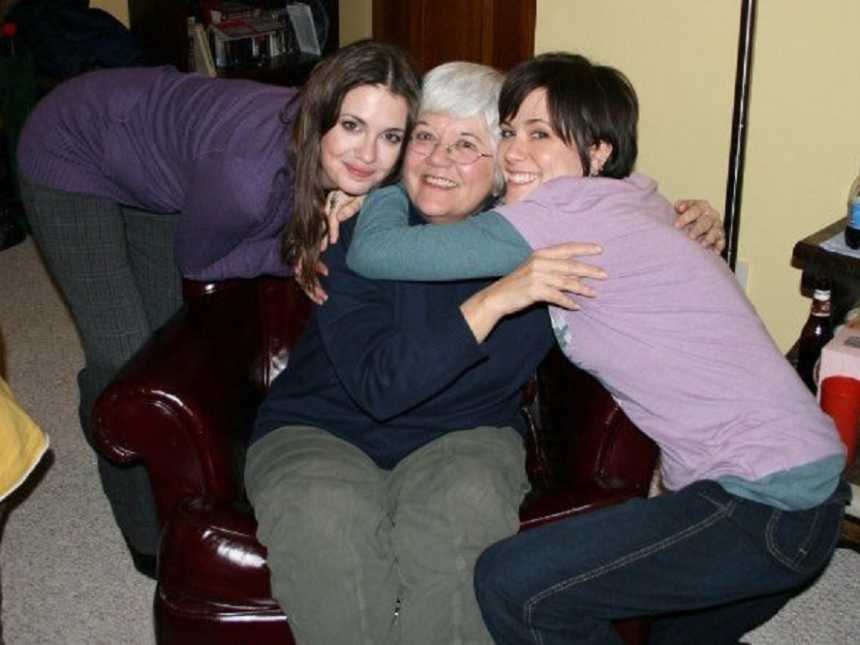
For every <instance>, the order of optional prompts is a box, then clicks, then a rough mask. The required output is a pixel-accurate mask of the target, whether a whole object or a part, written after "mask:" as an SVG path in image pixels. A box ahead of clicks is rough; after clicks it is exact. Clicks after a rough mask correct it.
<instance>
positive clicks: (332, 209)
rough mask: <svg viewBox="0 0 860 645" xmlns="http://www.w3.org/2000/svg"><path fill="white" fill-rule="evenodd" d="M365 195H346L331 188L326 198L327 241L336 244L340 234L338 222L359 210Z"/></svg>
mask: <svg viewBox="0 0 860 645" xmlns="http://www.w3.org/2000/svg"><path fill="white" fill-rule="evenodd" d="M365 197H366V195H348V194H347V193H344V192H342V191H340V190H333V191H331V192H330V193H329V195H328V198H327V199H326V208H325V215H326V220H327V222H328V240H327V241H328V242H329V243H331V244H336V243H337V240H338V237H339V236H340V224H341V222H345V221H346V220H348V219H349V218H351V217H354V216H355V215H356V213H358V212H359V211H360V210H361V205H362V204H363V203H364V198H365Z"/></svg>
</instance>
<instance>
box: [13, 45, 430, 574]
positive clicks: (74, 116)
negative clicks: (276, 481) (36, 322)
mask: <svg viewBox="0 0 860 645" xmlns="http://www.w3.org/2000/svg"><path fill="white" fill-rule="evenodd" d="M417 101H418V80H417V78H416V75H415V72H414V70H413V68H412V66H411V64H410V62H409V61H408V59H407V57H406V55H405V54H404V53H403V52H402V51H401V50H400V49H398V48H396V47H392V46H389V45H384V44H380V43H373V42H369V41H364V42H359V43H355V44H352V45H350V46H348V47H344V48H342V49H340V50H339V51H337V52H335V53H334V54H332V55H331V56H330V57H328V58H327V59H325V60H324V61H323V62H322V63H320V65H318V66H317V68H316V69H315V70H314V72H313V74H312V75H311V78H310V79H309V81H308V83H307V84H306V85H305V86H304V87H303V88H302V89H301V90H296V89H294V88H284V87H273V86H268V85H263V84H260V83H254V82H251V81H245V80H223V79H209V78H205V77H202V76H199V75H195V74H183V73H180V72H177V71H176V70H175V69H173V68H168V67H161V68H134V69H114V70H104V71H98V72H93V73H89V74H86V75H83V76H80V77H77V78H74V79H72V80H70V81H67V82H66V83H64V84H62V85H60V86H59V87H57V88H56V89H55V90H53V91H52V92H51V93H50V94H48V95H47V96H46V97H45V98H44V99H42V100H41V102H40V103H39V104H38V105H37V106H36V108H35V109H34V111H33V112H32V114H31V115H30V117H29V119H28V121H27V123H26V125H25V127H24V130H23V132H22V135H21V139H20V144H19V147H18V158H19V162H20V169H21V175H22V194H23V199H24V204H25V207H26V210H27V216H28V221H29V223H30V225H31V227H32V229H33V237H34V238H35V240H36V242H37V244H38V247H39V250H40V251H41V253H42V255H43V256H44V259H45V262H46V264H47V266H48V269H49V271H50V273H51V275H52V276H53V278H54V279H55V280H56V282H57V284H58V285H59V287H60V289H61V291H62V293H63V296H64V297H65V299H66V301H67V303H68V305H69V308H70V310H71V312H72V316H73V317H74V319H75V322H76V324H77V327H78V330H79V332H80V335H81V339H82V343H83V348H84V358H85V366H84V368H83V369H82V370H81V372H80V374H79V375H78V380H79V385H80V392H81V404H80V416H81V423H82V426H83V427H84V429H85V434H87V435H89V431H88V430H87V426H88V418H89V415H90V413H91V411H92V407H93V404H94V403H95V400H96V398H97V397H98V395H99V393H100V392H101V391H102V389H103V388H104V387H105V386H106V385H107V384H108V383H109V382H110V380H111V379H112V378H113V376H114V375H115V374H116V373H117V371H118V370H119V369H120V368H121V367H122V366H123V364H125V362H126V361H127V360H128V359H129V358H130V357H131V356H132V354H134V352H135V351H136V350H137V349H138V348H139V347H140V346H141V345H142V344H143V342H144V341H145V340H146V339H147V338H148V337H149V336H150V334H151V333H152V332H153V331H154V330H155V329H157V328H158V327H159V326H161V325H162V324H163V323H164V322H166V321H167V319H168V318H169V317H170V316H171V315H172V314H173V313H174V312H175V311H176V309H178V307H179V306H180V304H181V278H182V277H185V278H191V279H194V280H207V281H208V280H223V279H227V278H251V277H254V276H258V275H262V274H275V275H287V274H289V273H290V272H291V270H290V268H289V266H288V265H287V264H286V263H285V262H284V261H283V259H282V257H281V234H282V231H283V229H284V227H285V225H286V224H287V222H288V221H289V220H290V219H291V217H292V216H293V214H294V212H297V213H298V214H299V217H300V218H303V219H304V220H307V218H308V215H307V213H309V212H316V210H317V209H320V208H322V205H323V204H324V201H325V196H326V194H327V193H328V192H329V191H332V190H335V189H339V190H341V191H344V192H346V193H349V194H363V193H366V192H367V191H368V190H370V189H371V188H372V187H374V186H375V185H377V184H379V183H381V182H383V181H384V180H386V179H387V178H388V177H389V176H390V175H392V174H393V173H394V172H395V171H396V168H397V163H398V161H399V159H400V152H401V148H402V144H403V141H404V137H405V136H406V133H407V131H408V128H409V125H410V122H411V118H412V115H413V113H414V110H415V108H416V105H417ZM294 186H298V189H297V190H295V192H294ZM294 204H296V206H294ZM302 213H304V215H302ZM305 234H306V235H311V236H313V235H317V237H321V236H322V232H321V231H306V232H305ZM99 472H100V474H101V478H102V483H103V485H104V489H105V492H106V494H107V497H108V499H109V500H110V502H111V505H112V507H113V511H114V515H115V516H116V520H117V523H118V524H119V527H120V529H121V530H122V533H123V535H124V536H125V539H126V541H127V542H128V544H129V547H130V549H131V552H132V555H133V556H134V557H135V564H136V565H137V566H138V568H140V569H142V570H144V571H147V572H151V571H152V570H153V564H154V555H155V553H156V549H157V544H158V536H159V524H158V520H157V518H156V516H155V507H154V503H153V500H152V496H151V492H150V487H149V482H148V478H147V475H146V471H145V469H144V467H143V466H135V467H131V468H125V467H122V468H121V467H117V466H114V465H113V464H111V463H110V462H108V461H107V460H105V459H103V458H99Z"/></svg>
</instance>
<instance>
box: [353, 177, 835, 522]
mask: <svg viewBox="0 0 860 645" xmlns="http://www.w3.org/2000/svg"><path fill="white" fill-rule="evenodd" d="M408 205H409V201H408V197H407V195H406V193H405V191H404V190H403V188H402V187H400V186H392V187H389V188H384V189H381V190H378V191H375V192H374V193H372V194H371V195H370V197H369V198H368V200H367V201H366V202H365V204H364V206H363V208H362V211H361V215H360V216H359V221H358V224H357V225H356V230H355V236H354V237H353V240H352V244H351V245H350V248H349V256H348V257H347V263H348V265H349V267H350V268H351V269H352V270H354V271H355V272H356V273H358V274H360V275H364V276H365V277H371V278H377V279H384V280H392V279H397V280H451V279H454V278H457V279H464V278H478V277H488V276H492V275H500V274H504V273H507V272H509V271H511V270H513V269H514V268H516V266H517V265H518V264H519V263H520V262H522V261H523V260H524V259H526V258H527V257H528V256H529V254H530V253H531V252H532V250H533V249H542V248H545V247H547V246H551V245H554V244H559V243H561V242H565V241H572V240H588V241H593V242H597V243H599V244H600V245H601V246H602V247H603V249H604V250H603V254H602V255H600V256H599V257H597V258H595V263H596V264H599V265H600V266H602V267H603V268H605V269H606V271H607V273H608V274H609V278H608V279H607V280H605V281H602V282H600V283H598V284H596V285H595V286H596V288H597V291H598V297H597V298H594V299H590V298H580V299H579V300H578V302H579V304H580V306H581V309H580V310H578V311H568V310H565V309H560V308H558V307H554V306H552V307H550V308H549V311H550V318H551V320H552V323H553V329H554V331H555V335H556V338H557V340H558V343H559V345H560V346H561V349H562V350H563V351H564V353H565V355H566V356H567V357H568V358H569V359H570V360H571V361H572V362H574V363H576V364H577V365H578V366H579V367H581V368H582V369H584V370H586V371H588V372H589V373H591V374H593V375H594V376H595V377H597V379H598V380H600V382H601V383H603V385H604V386H605V387H606V388H607V389H608V390H609V392H610V393H611V394H612V396H613V397H614V398H615V400H616V401H618V404H619V405H620V406H621V408H622V409H623V410H624V412H626V413H627V415H628V416H629V417H630V420H631V421H633V423H635V424H636V425H637V426H638V427H639V429H640V430H641V431H642V432H644V433H645V434H646V435H648V436H649V437H651V438H652V439H653V440H654V441H655V442H656V443H657V444H658V445H659V446H660V451H661V470H662V475H663V482H664V483H665V484H666V486H667V487H668V488H669V489H671V490H677V489H680V488H683V487H684V486H687V485H689V484H691V483H693V482H695V481H700V480H703V479H710V480H714V481H717V482H719V483H720V484H721V485H722V486H723V487H724V488H725V489H726V490H728V491H729V492H731V493H734V494H736V495H739V496H741V497H746V498H748V499H752V500H755V501H758V502H762V503H765V504H770V505H771V506H775V507H777V508H782V509H789V510H797V509H802V508H810V507H812V506H815V505H816V504H819V503H821V502H822V501H823V500H825V499H827V497H829V496H830V494H831V493H832V492H833V490H834V489H835V488H836V485H837V484H838V482H839V476H840V472H841V471H842V468H843V467H844V465H845V449H844V447H843V445H842V443H841V442H840V440H839V436H838V435H837V433H836V430H835V428H834V426H833V421H832V420H831V419H830V418H829V417H828V416H827V415H826V414H824V412H822V411H821V409H820V408H819V407H818V404H817V403H816V401H815V399H814V398H813V397H812V395H811V394H810V393H809V390H807V389H806V388H805V387H804V385H803V383H802V381H801V380H800V378H798V376H797V374H796V373H795V372H794V371H793V369H792V368H791V366H790V365H789V363H788V361H786V360H785V358H784V357H783V356H782V355H781V353H780V352H779V350H778V349H777V347H776V345H774V343H773V341H772V340H771V338H770V336H769V335H768V332H767V330H766V329H765V327H764V324H763V323H762V322H761V320H760V319H759V317H758V315H757V314H756V311H755V309H754V308H753V306H752V304H751V303H750V302H749V300H747V298H746V296H745V294H744V293H743V291H742V290H741V288H740V286H739V285H738V283H737V281H736V280H735V279H734V277H733V276H732V274H731V272H730V271H729V269H728V267H727V266H726V264H725V263H724V262H723V261H722V260H721V259H720V258H718V257H717V256H715V255H714V254H713V253H711V252H710V251H708V250H705V249H703V248H702V247H701V246H700V245H698V244H696V243H695V242H693V241H692V240H690V239H688V238H687V236H686V234H685V233H684V232H683V231H679V230H678V229H676V228H675V227H674V226H673V225H672V222H673V221H674V219H675V215H674V212H673V210H672V206H671V204H669V202H667V201H666V200H665V199H664V198H663V197H662V196H661V195H660V194H659V192H658V191H657V185H656V183H655V182H654V181H652V180H651V179H649V178H647V177H645V176H643V175H633V176H631V177H629V178H628V179H624V180H617V179H606V178H590V177H586V178H573V177H567V178H560V179H554V180H552V181H549V182H547V183H546V184H544V185H543V186H542V187H541V188H539V189H537V190H536V191H534V193H532V194H531V195H530V196H529V197H527V198H526V199H524V200H523V201H521V202H518V203H516V204H512V205H507V206H498V207H496V208H495V209H494V210H493V211H489V212H486V213H481V214H479V215H475V216H474V217H471V218H468V219H466V220H464V221H462V222H458V223H456V224H447V225H445V226H419V227H416V226H407V225H405V224H404V217H405V215H404V213H408Z"/></svg>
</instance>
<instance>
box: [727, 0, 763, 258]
mask: <svg viewBox="0 0 860 645" xmlns="http://www.w3.org/2000/svg"><path fill="white" fill-rule="evenodd" d="M756 5H757V0H742V4H741V27H740V35H739V36H738V65H737V71H736V72H735V104H734V114H733V116H732V147H731V153H730V156H729V173H728V179H727V181H726V208H725V221H724V226H725V230H726V248H725V250H724V251H723V257H724V258H725V259H726V261H727V262H728V263H729V267H730V268H731V269H732V271H734V270H735V263H736V262H737V256H738V231H739V230H740V224H741V193H742V191H743V178H744V153H745V151H746V134H747V112H748V108H749V90H750V72H751V69H752V57H753V34H754V32H755V18H756Z"/></svg>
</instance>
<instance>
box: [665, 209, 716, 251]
mask: <svg viewBox="0 0 860 645" xmlns="http://www.w3.org/2000/svg"><path fill="white" fill-rule="evenodd" d="M675 212H676V213H678V217H677V219H676V220H675V228H683V229H685V230H686V231H687V235H688V236H689V237H690V239H691V240H696V241H698V242H699V244H701V245H702V246H704V247H705V248H710V249H711V250H712V251H713V252H714V253H716V254H717V255H719V254H720V253H722V252H723V249H724V248H726V233H725V231H724V230H723V218H722V216H721V215H720V213H719V211H717V210H716V209H714V208H713V207H712V206H711V205H710V204H709V203H708V201H707V200H705V199H679V200H678V201H677V202H675Z"/></svg>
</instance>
